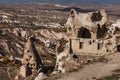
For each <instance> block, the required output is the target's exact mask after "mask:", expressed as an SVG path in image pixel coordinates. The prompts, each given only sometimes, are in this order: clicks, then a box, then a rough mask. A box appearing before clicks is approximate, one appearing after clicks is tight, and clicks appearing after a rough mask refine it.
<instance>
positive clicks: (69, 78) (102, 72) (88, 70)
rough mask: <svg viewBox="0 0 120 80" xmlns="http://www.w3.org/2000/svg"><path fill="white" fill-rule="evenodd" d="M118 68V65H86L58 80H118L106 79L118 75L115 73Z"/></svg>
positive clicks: (119, 68)
mask: <svg viewBox="0 0 120 80" xmlns="http://www.w3.org/2000/svg"><path fill="white" fill-rule="evenodd" d="M119 66H120V64H108V63H107V64H105V63H94V64H90V65H86V66H85V67H84V68H83V69H81V70H79V71H78V72H72V73H70V74H67V75H64V76H62V78H61V79H59V80H119V79H118V77H117V79H115V78H114V79H107V78H109V77H112V75H114V74H120V71H119V72H118V71H117V70H120V67H119ZM103 78H104V79H103Z"/></svg>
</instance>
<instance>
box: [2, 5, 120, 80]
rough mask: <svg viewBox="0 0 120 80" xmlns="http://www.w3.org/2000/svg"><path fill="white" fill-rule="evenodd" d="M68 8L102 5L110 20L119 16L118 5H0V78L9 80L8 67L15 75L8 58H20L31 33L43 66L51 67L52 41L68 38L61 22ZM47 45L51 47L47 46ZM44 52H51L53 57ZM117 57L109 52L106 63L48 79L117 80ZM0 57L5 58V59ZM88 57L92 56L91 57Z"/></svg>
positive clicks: (65, 17) (91, 8) (52, 64)
mask: <svg viewBox="0 0 120 80" xmlns="http://www.w3.org/2000/svg"><path fill="white" fill-rule="evenodd" d="M114 7H116V8H114ZM71 8H75V9H76V10H77V11H79V12H88V11H94V10H97V9H100V8H105V9H106V10H107V12H108V14H109V16H110V19H112V20H116V19H118V18H120V15H119V14H120V10H119V9H120V6H119V5H113V6H112V5H107V6H102V7H101V6H97V7H94V6H86V5H75V4H72V5H66V6H63V5H58V4H13V5H10V4H8V5H5V4H4V5H0V61H1V62H0V80H10V77H9V73H8V69H9V67H11V68H10V71H11V72H10V75H12V76H13V77H14V74H15V73H16V72H17V69H16V65H13V64H12V62H10V61H9V60H7V59H8V58H9V59H11V56H15V58H16V59H21V58H22V56H23V50H24V45H25V43H26V41H27V39H28V38H29V37H30V36H35V37H36V40H35V46H36V48H37V50H38V53H39V55H41V56H42V59H43V62H44V65H47V66H48V65H51V66H54V64H55V62H54V63H52V61H53V59H54V60H55V51H54V49H55V47H54V45H53V44H57V42H58V41H59V40H60V39H61V38H64V39H65V40H68V36H67V35H66V33H65V32H66V29H65V25H64V24H65V23H66V20H67V17H68V15H69V12H68V11H70V9H71ZM50 42H51V43H50ZM50 44H52V45H50ZM48 46H50V47H49V48H48ZM47 53H49V54H52V56H51V55H48V54H47ZM119 56H120V55H119V53H117V54H111V55H110V56H109V57H106V56H105V59H107V60H108V61H107V62H106V61H104V59H102V60H103V61H99V60H98V61H97V62H92V63H89V64H87V63H84V65H83V66H81V67H80V69H79V70H78V71H75V72H71V73H66V74H57V75H50V77H49V78H50V79H51V80H119V77H120V76H119V74H120V70H119V65H120V60H119ZM3 57H5V59H4V60H3V59H2V58H3ZM81 58H82V59H80V60H81V61H82V60H84V61H87V60H88V57H84V56H81ZM89 59H94V57H90V58H89ZM50 61H51V62H50ZM10 63H11V64H10ZM11 65H12V66H11ZM14 68H15V69H14ZM17 68H19V66H17ZM3 74H4V76H3ZM12 79H13V78H12Z"/></svg>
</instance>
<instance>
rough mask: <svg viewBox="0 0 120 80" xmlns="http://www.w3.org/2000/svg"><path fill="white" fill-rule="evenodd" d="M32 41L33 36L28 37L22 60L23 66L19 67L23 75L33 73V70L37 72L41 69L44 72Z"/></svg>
mask: <svg viewBox="0 0 120 80" xmlns="http://www.w3.org/2000/svg"><path fill="white" fill-rule="evenodd" d="M33 41H34V38H33V37H30V38H29V39H28V41H27V43H26V45H25V49H24V55H23V62H22V63H23V66H22V67H21V69H20V72H21V74H22V75H23V76H24V77H26V76H28V75H31V74H34V73H35V72H36V73H39V70H43V72H44V66H43V63H42V60H41V58H40V56H39V54H38V52H37V50H36V48H35V46H34V43H33ZM23 70H24V71H23Z"/></svg>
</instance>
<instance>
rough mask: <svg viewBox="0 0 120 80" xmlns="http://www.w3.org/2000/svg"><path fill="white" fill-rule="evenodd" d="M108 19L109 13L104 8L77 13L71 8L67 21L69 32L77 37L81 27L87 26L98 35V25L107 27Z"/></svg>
mask: <svg viewBox="0 0 120 80" xmlns="http://www.w3.org/2000/svg"><path fill="white" fill-rule="evenodd" d="M106 21H107V14H106V12H105V10H104V9H101V10H99V11H96V12H89V13H77V12H76V11H75V10H74V9H71V11H70V16H69V17H68V20H67V22H66V27H67V33H68V35H69V36H71V37H77V36H78V35H77V34H78V31H79V29H81V28H86V29H88V31H89V32H90V33H92V34H93V35H94V34H96V35H97V29H98V27H100V28H102V27H105V26H104V24H105V23H106ZM91 36H92V35H91Z"/></svg>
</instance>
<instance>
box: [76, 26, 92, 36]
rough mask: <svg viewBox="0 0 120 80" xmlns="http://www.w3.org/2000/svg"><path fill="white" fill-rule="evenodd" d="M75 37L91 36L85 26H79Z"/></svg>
mask: <svg viewBox="0 0 120 80" xmlns="http://www.w3.org/2000/svg"><path fill="white" fill-rule="evenodd" d="M77 37H79V38H91V33H90V31H89V30H88V29H86V28H80V29H79V30H78V34H77Z"/></svg>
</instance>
